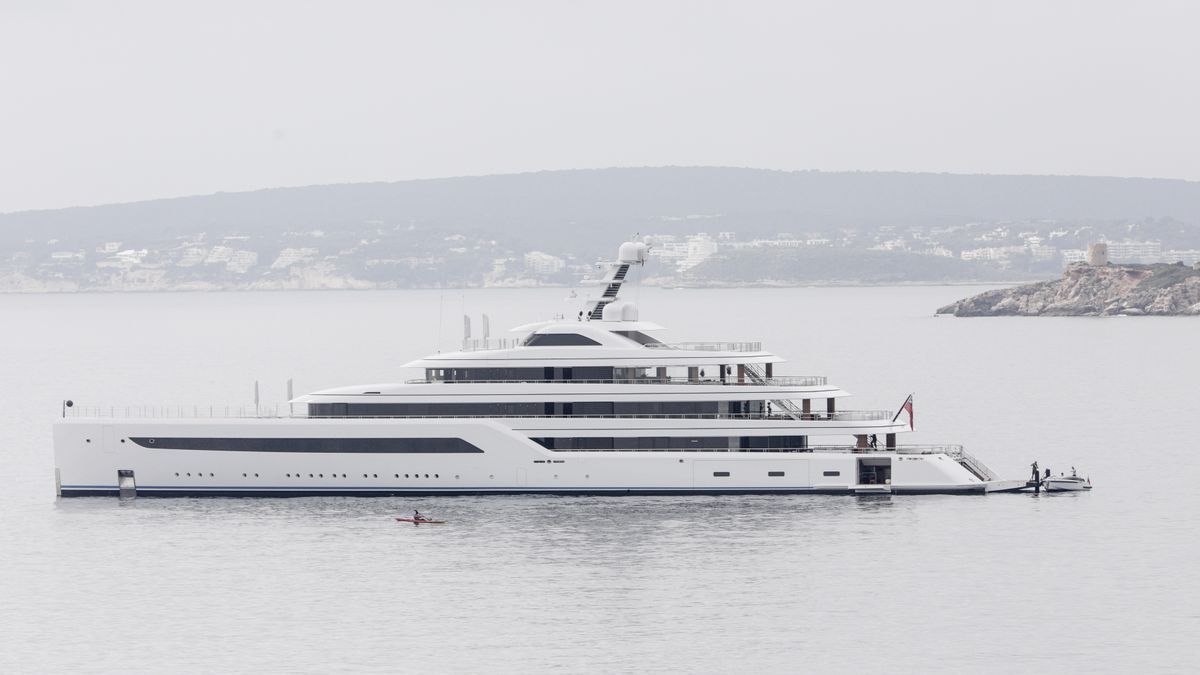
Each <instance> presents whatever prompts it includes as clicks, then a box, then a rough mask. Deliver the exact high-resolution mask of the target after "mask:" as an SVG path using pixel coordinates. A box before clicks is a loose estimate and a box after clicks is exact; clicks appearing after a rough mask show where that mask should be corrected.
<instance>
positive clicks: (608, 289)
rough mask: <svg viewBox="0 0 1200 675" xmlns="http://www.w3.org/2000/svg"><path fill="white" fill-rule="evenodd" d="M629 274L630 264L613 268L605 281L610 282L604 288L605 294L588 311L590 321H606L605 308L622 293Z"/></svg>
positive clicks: (622, 264)
mask: <svg viewBox="0 0 1200 675" xmlns="http://www.w3.org/2000/svg"><path fill="white" fill-rule="evenodd" d="M627 274H629V263H620V264H618V265H616V266H615V267H613V268H612V272H611V273H610V274H609V276H608V278H606V279H605V280H604V281H606V282H608V285H607V286H605V287H604V293H603V294H602V295H601V296H600V298H599V299H598V300H596V301H595V304H594V305H593V306H592V308H591V309H590V310H588V319H589V320H591V321H602V320H603V319H604V306H605V305H607V304H608V303H610V302H612V301H613V300H616V299H617V294H618V293H620V292H621V284H623V283H624V282H625V275H627Z"/></svg>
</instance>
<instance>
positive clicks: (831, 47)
mask: <svg viewBox="0 0 1200 675" xmlns="http://www.w3.org/2000/svg"><path fill="white" fill-rule="evenodd" d="M1198 27H1200V2H1190V1H1185V0H1180V1H1176V2H1166V1H1148V0H1130V1H1129V2H1101V1H1096V0H1089V1H1079V2H1067V1H1055V0H1034V1H1026V0H996V1H995V2H970V1H968V0H952V1H946V2H941V1H932V0H908V1H905V2H895V1H885V2H853V1H847V0H836V1H831V2H747V1H738V2H651V1H648V0H642V1H638V2H619V1H615V0H603V1H601V2H580V1H558V2H519V1H511V2H495V1H493V2H454V1H451V0H422V1H420V2H400V1H385V2H325V3H315V2H298V1H295V0H290V1H286V2H251V1H246V0H242V1H239V2H219V1H212V0H207V1H205V2H195V3H183V2H160V1H155V2H62V1H59V0H0V211H13V210H21V209H30V208H49V207H61V206H72V205H83V204H98V203H105V202H113V201H130V200H138V199H146V198H153V197H165V196H178V195H188V194H198V193H208V192H214V191H220V190H224V191H237V190H250V189H257V188H263V187H275V186H283V185H305V184H314V183H338V182H356V181H391V180H401V179H408V178H430V177H441V176H455V175H470V174H488V173H502V172H517V171H536V170H541V169H561V168H590V167H608V166H645V165H666V164H674V165H729V166H749V167H762V168H775V169H824V170H854V169H862V170H901V171H947V172H973V173H1054V174H1091V175H1118V176H1152V177H1171V178H1186V179H1190V180H1200V34H1198V33H1197V30H1198Z"/></svg>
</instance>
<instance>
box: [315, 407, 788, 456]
mask: <svg viewBox="0 0 1200 675" xmlns="http://www.w3.org/2000/svg"><path fill="white" fill-rule="evenodd" d="M723 403H725V402H724V401H663V402H658V401H635V402H630V403H624V402H616V403H614V402H611V401H574V402H571V401H568V402H562V403H539V402H532V403H524V402H496V403H310V404H308V414H309V416H311V417H506V416H509V417H513V416H516V417H531V416H542V415H550V416H555V417H571V416H585V415H586V416H593V417H596V416H613V415H616V416H618V417H626V416H635V415H636V416H658V415H672V416H701V417H713V416H716V415H718V414H722V413H721V405H722V404H723ZM786 438H788V439H789V440H787V441H779V442H782V443H785V444H787V445H783V446H779V447H793V446H792V445H791V444H793V443H794V442H795V441H794V439H795V438H799V437H792V436H789V437H786ZM772 447H774V446H772Z"/></svg>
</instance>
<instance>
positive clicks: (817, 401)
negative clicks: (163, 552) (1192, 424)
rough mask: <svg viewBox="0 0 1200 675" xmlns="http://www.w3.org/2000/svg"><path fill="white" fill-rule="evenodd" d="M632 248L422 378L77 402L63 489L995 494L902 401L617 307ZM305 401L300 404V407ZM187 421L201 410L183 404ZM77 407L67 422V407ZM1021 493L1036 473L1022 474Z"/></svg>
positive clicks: (58, 428) (60, 458)
mask: <svg viewBox="0 0 1200 675" xmlns="http://www.w3.org/2000/svg"><path fill="white" fill-rule="evenodd" d="M645 259H646V246H645V244H642V243H640V242H626V243H625V244H623V245H622V246H621V248H620V251H619V255H618V258H617V260H616V261H615V262H613V263H611V264H610V265H608V268H607V274H606V275H605V279H604V281H603V283H604V290H603V293H602V295H601V296H600V297H599V298H597V299H596V300H595V301H593V302H591V303H590V304H589V305H588V306H587V307H586V308H585V309H584V310H583V311H580V312H579V314H578V315H577V316H574V317H570V318H569V319H566V320H556V321H549V322H545V323H541V324H532V325H528V326H522V327H520V328H518V329H515V330H516V331H517V332H519V333H522V334H523V335H524V337H523V338H521V339H519V340H489V339H486V338H485V339H483V340H474V341H472V340H464V344H463V349H462V350H460V351H457V352H452V353H438V354H434V355H430V356H427V357H425V358H422V359H418V360H416V361H413V362H411V363H409V364H407V366H408V367H411V368H414V369H419V371H420V372H422V373H423V375H424V376H423V377H421V378H419V379H413V380H407V381H403V382H399V383H392V384H376V385H361V386H353V387H344V388H339V389H330V390H325V391H318V392H314V393H311V394H308V395H305V396H300V397H298V398H296V399H293V400H292V401H291V407H290V409H289V410H288V411H286V412H280V413H271V414H264V413H262V412H261V411H259V412H257V413H256V414H251V415H247V416H239V415H237V414H236V412H235V413H231V414H227V415H226V414H222V413H221V412H220V411H208V412H209V414H208V415H204V413H203V412H201V411H198V410H196V409H193V410H192V411H190V412H192V413H193V414H194V415H193V416H192V417H187V416H186V415H183V416H172V417H161V416H159V415H160V414H161V413H160V411H158V410H155V411H138V410H126V411H124V412H126V413H127V414H126V415H124V416H121V415H116V414H113V415H110V414H108V413H120V412H122V411H121V410H119V409H105V410H103V411H100V410H95V409H92V410H88V409H83V408H76V407H72V408H64V416H63V419H61V420H60V421H58V422H57V423H56V424H55V428H54V446H55V464H56V477H57V483H58V490H59V494H61V495H62V496H82V495H116V494H136V495H160V496H170V495H243V496H252V495H254V496H294V495H314V494H340V495H402V494H411V495H418V494H419V495H434V494H446V495H453V494H513V493H548V494H694V493H699V494H714V493H833V494H871V493H982V492H989V491H995V490H1001V489H1004V490H1007V489H1012V488H1013V486H1014V483H1013V482H1005V481H997V480H996V479H995V476H993V475H992V473H991V472H990V471H989V470H988V469H987V468H986V467H985V466H984V465H983V464H981V463H980V462H978V461H977V460H975V459H974V458H973V457H971V456H970V455H968V454H967V453H965V452H964V451H963V450H962V448H961V447H959V446H906V445H901V444H899V443H898V442H897V439H898V437H899V435H900V434H903V433H905V432H908V431H911V430H912V426H911V420H912V417H911V410H912V409H911V399H910V401H909V402H908V403H906V405H905V407H904V408H902V409H901V412H900V413H896V412H894V411H881V410H845V409H842V406H841V405H840V402H841V401H842V399H844V398H845V397H847V396H849V393H848V392H846V391H844V390H842V389H840V388H838V387H836V386H834V385H831V384H829V383H828V381H827V380H826V378H824V377H820V376H780V375H777V374H776V372H775V371H776V366H777V364H780V363H782V362H783V359H781V358H779V357H777V356H775V355H774V354H772V353H770V352H768V351H765V350H764V349H763V348H762V345H761V344H759V343H746V342H738V343H700V342H684V343H665V342H662V341H660V340H659V339H658V338H656V337H654V336H655V334H657V333H658V332H659V331H660V330H662V327H661V326H658V325H656V324H654V323H651V322H647V321H642V320H640V318H639V316H638V311H637V308H636V307H635V306H634V305H632V304H630V303H627V302H625V301H623V300H620V299H619V292H620V288H621V285H622V283H623V282H624V280H625V277H626V275H627V274H628V273H629V271H630V269H631V268H633V267H634V266H637V265H642V264H644V262H645ZM297 409H298V410H297ZM179 412H180V413H186V412H188V411H184V410H180V411H179ZM68 413H69V414H68ZM1020 484H1021V485H1023V483H1020Z"/></svg>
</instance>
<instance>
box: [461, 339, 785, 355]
mask: <svg viewBox="0 0 1200 675" xmlns="http://www.w3.org/2000/svg"><path fill="white" fill-rule="evenodd" d="M524 341H525V338H486V339H485V338H467V339H465V340H463V342H462V349H461V350H460V351H464V352H478V351H489V350H493V349H515V348H517V347H520V346H521V343H523V342H524ZM645 346H646V347H648V348H650V349H683V350H687V351H700V352H761V351H762V342H704V341H691V342H651V343H648V344H647V345H645Z"/></svg>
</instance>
